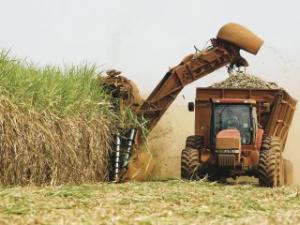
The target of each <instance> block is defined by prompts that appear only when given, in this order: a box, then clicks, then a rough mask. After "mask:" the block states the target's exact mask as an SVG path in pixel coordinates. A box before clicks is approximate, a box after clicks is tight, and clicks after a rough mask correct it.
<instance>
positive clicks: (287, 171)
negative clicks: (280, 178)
mask: <svg viewBox="0 0 300 225" xmlns="http://www.w3.org/2000/svg"><path fill="white" fill-rule="evenodd" d="M283 166H284V184H285V185H292V184H293V172H294V168H293V163H292V162H291V161H290V160H287V159H284V160H283Z"/></svg>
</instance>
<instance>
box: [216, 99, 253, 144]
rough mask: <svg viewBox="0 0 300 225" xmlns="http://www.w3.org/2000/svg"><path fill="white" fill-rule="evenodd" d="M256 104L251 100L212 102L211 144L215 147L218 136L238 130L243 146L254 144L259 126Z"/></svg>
mask: <svg viewBox="0 0 300 225" xmlns="http://www.w3.org/2000/svg"><path fill="white" fill-rule="evenodd" d="M255 104H256V101H255V100H249V99H247V100H244V99H214V100H212V118H211V135H210V137H211V138H210V139H211V140H210V142H211V144H212V145H215V144H216V143H215V142H216V138H217V137H218V134H219V133H220V132H221V133H223V134H224V133H226V130H227V131H228V132H230V130H236V131H237V132H236V133H237V134H239V136H240V141H241V144H242V145H251V144H253V143H254V141H255V131H256V124H257V122H256V121H257V118H256V109H255Z"/></svg>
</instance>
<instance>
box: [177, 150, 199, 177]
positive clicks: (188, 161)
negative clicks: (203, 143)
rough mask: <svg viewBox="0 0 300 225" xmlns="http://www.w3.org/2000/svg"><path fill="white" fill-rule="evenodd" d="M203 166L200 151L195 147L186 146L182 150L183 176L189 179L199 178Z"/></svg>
mask: <svg viewBox="0 0 300 225" xmlns="http://www.w3.org/2000/svg"><path fill="white" fill-rule="evenodd" d="M200 166H201V163H200V160H199V151H198V150H197V149H193V148H185V149H183V150H182V152H181V178H182V179H187V180H196V179H198V178H199V177H198V171H199V168H200Z"/></svg>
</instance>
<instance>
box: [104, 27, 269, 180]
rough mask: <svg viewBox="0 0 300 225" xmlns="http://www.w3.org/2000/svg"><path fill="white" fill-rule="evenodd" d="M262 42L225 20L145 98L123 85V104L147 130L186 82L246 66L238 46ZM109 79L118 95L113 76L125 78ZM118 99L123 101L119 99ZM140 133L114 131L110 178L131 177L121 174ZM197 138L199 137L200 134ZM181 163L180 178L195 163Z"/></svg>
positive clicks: (249, 47)
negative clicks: (201, 47) (207, 42)
mask: <svg viewBox="0 0 300 225" xmlns="http://www.w3.org/2000/svg"><path fill="white" fill-rule="evenodd" d="M262 44H263V41H262V40H261V39H260V38H259V37H257V36H256V35H255V34H254V33H252V32H251V31H250V30H248V29H247V28H245V27H243V26H241V25H238V24H235V23H230V24H226V25H225V26H223V27H222V28H221V29H220V30H219V32H218V35H217V37H216V38H213V39H211V46H209V47H208V48H206V49H204V50H201V51H199V50H197V51H196V52H195V53H194V54H190V55H188V56H186V57H185V58H184V59H183V60H182V61H181V62H180V63H179V65H177V66H175V67H173V68H171V69H170V70H169V71H168V72H167V73H166V75H165V76H164V77H163V79H162V80H161V81H160V83H159V84H158V85H157V86H156V88H155V89H154V90H153V91H152V93H151V94H150V95H149V97H148V98H147V99H146V100H145V101H141V99H140V98H137V97H136V96H134V94H135V95H137V94H136V93H138V91H137V88H136V86H135V85H128V86H127V87H130V88H127V89H128V90H129V89H130V90H129V94H128V95H127V97H128V98H127V100H124V101H125V104H126V105H127V106H129V107H132V108H133V110H134V112H136V114H137V116H138V117H139V118H144V119H145V120H146V121H147V129H148V130H149V131H151V130H152V129H153V127H154V126H155V125H156V124H157V122H158V121H159V120H160V118H161V117H162V116H163V114H164V113H165V112H166V110H167V109H168V107H169V106H170V105H171V104H172V103H173V101H174V100H175V99H176V97H177V96H178V94H179V93H180V92H181V90H182V89H183V88H184V87H185V86H186V85H188V84H190V83H192V82H194V81H196V80H198V79H200V78H202V77H204V76H206V75H208V74H210V73H212V72H214V71H215V70H217V69H219V68H222V67H224V66H228V69H230V70H231V69H233V68H235V67H237V68H239V67H246V66H248V63H247V61H246V60H245V59H244V58H243V57H242V56H241V55H240V50H244V51H246V52H249V53H251V54H254V55H255V54H257V52H258V51H259V49H260V48H261V46H262ZM109 79H111V81H113V82H112V83H114V82H115V83H114V85H115V88H116V90H117V91H116V92H117V93H118V94H117V95H118V96H120V93H121V92H122V89H124V85H123V84H122V82H119V83H118V82H116V80H118V79H119V80H120V79H125V78H123V77H119V78H118V76H110V78H109ZM126 82H127V84H129V83H130V81H128V80H127V81H126ZM126 82H125V83H126ZM125 86H126V85H125ZM125 89H126V88H125ZM132 93H133V94H132ZM121 99H122V98H121ZM128 99H129V100H128ZM121 101H122V103H124V101H123V100H121ZM126 101H127V102H126ZM225 133H226V132H225ZM141 136H142V134H141V131H139V130H138V129H136V128H133V129H130V130H129V131H128V134H127V135H125V137H123V138H121V137H120V135H116V140H115V147H114V149H115V154H114V162H113V165H114V168H113V170H112V171H114V172H113V176H112V179H114V180H115V181H121V180H122V179H123V178H124V177H126V179H131V178H130V177H128V176H126V175H125V176H124V174H126V170H127V168H128V163H131V162H130V160H129V159H130V156H131V155H132V151H133V149H134V148H133V147H134V146H139V145H141V142H142V138H141ZM196 136H197V135H196ZM225 136H226V135H225ZM121 139H122V140H121ZM200 139H201V140H202V138H200ZM202 147H204V146H202ZM137 149H138V147H137ZM197 151H198V154H196V155H197V165H198V164H199V163H200V161H201V156H200V155H201V149H197ZM214 152H215V151H214ZM185 155H187V154H185ZM189 157H190V156H187V157H186V158H187V160H189ZM194 164H195V163H194ZM185 166H186V168H185V169H186V170H185V171H182V172H183V173H186V176H185V175H184V174H183V178H186V179H188V178H191V177H192V174H193V173H195V172H196V170H197V169H198V167H197V168H196V167H195V166H194V167H192V166H191V165H189V164H188V163H187V165H185ZM191 170H194V171H191Z"/></svg>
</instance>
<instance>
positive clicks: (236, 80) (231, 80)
mask: <svg viewBox="0 0 300 225" xmlns="http://www.w3.org/2000/svg"><path fill="white" fill-rule="evenodd" d="M211 87H213V88H259V89H279V88H280V87H279V86H278V85H277V84H276V83H275V82H268V81H264V80H263V79H261V78H259V77H257V76H253V75H250V74H247V73H244V72H234V73H232V74H230V75H229V77H228V78H227V79H226V80H224V81H221V82H219V83H214V84H213V85H212V86H211Z"/></svg>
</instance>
